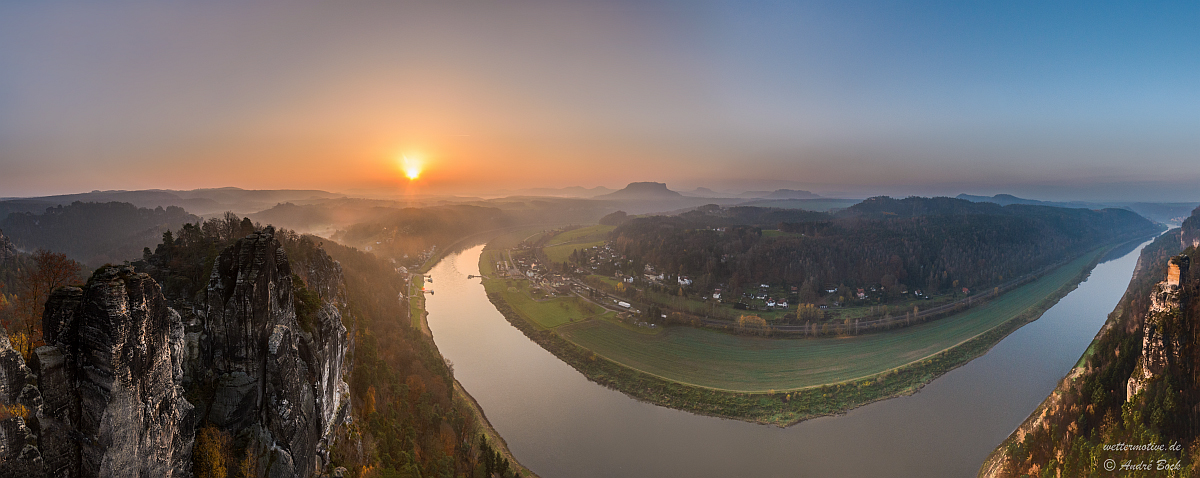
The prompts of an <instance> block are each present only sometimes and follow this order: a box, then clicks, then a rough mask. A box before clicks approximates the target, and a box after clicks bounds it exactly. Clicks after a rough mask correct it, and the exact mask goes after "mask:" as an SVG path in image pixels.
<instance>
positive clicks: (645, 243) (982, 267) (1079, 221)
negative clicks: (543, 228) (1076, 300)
mask: <svg viewBox="0 0 1200 478" xmlns="http://www.w3.org/2000/svg"><path fill="white" fill-rule="evenodd" d="M764 230H774V231H773V232H771V233H766V232H764ZM1157 230H1160V227H1159V226H1157V225H1155V224H1153V223H1152V222H1150V221H1149V220H1147V219H1145V218H1143V217H1141V216H1138V215H1137V214H1135V213H1133V212H1132V211H1128V210H1124V209H1116V208H1109V209H1103V210H1090V209H1071V208H1055V207H1046V206H1035V205H1023V204H1011V205H1008V206H1000V205H998V204H992V203H974V202H970V201H966V200H961V199H955V198H947V197H941V198H918V197H912V198H906V199H892V198H889V197H876V198H870V199H867V200H865V201H863V202H862V203H859V204H856V205H853V206H850V207H848V208H846V209H843V210H840V211H837V212H835V213H833V214H828V213H820V212H811V211H804V210H800V209H778V208H761V207H747V206H730V207H721V206H717V205H705V206H701V207H698V208H694V209H693V210H690V211H687V212H684V213H681V214H679V215H676V216H646V217H638V218H634V219H630V220H629V221H627V222H625V223H624V224H622V225H620V226H618V227H617V228H616V229H615V230H613V232H612V233H611V235H610V240H611V241H612V242H611V245H612V247H613V249H614V250H616V251H617V253H619V254H621V255H623V256H624V258H627V259H628V260H630V261H632V262H629V263H628V264H631V266H630V267H631V269H630V270H629V271H626V273H629V272H630V271H632V272H640V271H641V270H642V265H643V264H651V265H653V266H654V268H656V269H658V270H665V271H672V272H676V271H677V272H678V273H679V274H681V275H687V276H690V277H692V278H693V280H694V281H695V282H694V284H695V286H696V288H697V289H698V290H705V289H709V288H727V289H729V290H731V291H737V290H738V289H739V287H742V286H746V285H753V284H793V285H795V284H808V286H810V287H807V289H810V290H811V291H814V293H815V291H817V290H819V289H818V286H821V285H823V284H842V285H846V286H851V287H868V286H879V285H882V286H883V287H884V290H887V291H889V292H887V294H889V295H890V296H891V297H892V298H897V297H899V291H903V290H906V289H907V288H909V287H911V288H918V289H924V290H925V291H928V292H937V293H943V292H950V291H953V290H959V289H961V288H963V287H966V288H969V289H976V288H990V287H993V286H999V285H1001V284H1003V283H1004V282H1005V281H1007V280H1012V279H1013V278H1015V277H1020V276H1022V275H1024V274H1028V273H1030V272H1034V271H1036V270H1038V269H1040V268H1042V267H1046V266H1048V265H1051V264H1055V263H1057V262H1059V261H1062V260H1063V259H1064V258H1068V257H1073V256H1074V255H1075V254H1078V253H1080V252H1082V251H1087V250H1090V249H1092V248H1094V247H1097V246H1100V245H1103V244H1106V243H1111V242H1115V241H1127V240H1129V239H1130V238H1132V237H1136V236H1138V235H1149V234H1153V233H1154V232H1155V231H1157ZM714 258H718V259H714ZM614 267H616V266H614ZM621 267H625V266H623V265H622V266H621ZM606 272H607V271H606ZM721 284H725V285H726V286H727V287H722V285H721ZM736 295H737V294H734V296H736ZM816 299H817V297H816V296H811V297H809V299H808V300H807V301H808V302H811V301H812V300H816ZM834 300H837V301H839V302H840V301H841V299H834ZM885 302H886V301H885Z"/></svg>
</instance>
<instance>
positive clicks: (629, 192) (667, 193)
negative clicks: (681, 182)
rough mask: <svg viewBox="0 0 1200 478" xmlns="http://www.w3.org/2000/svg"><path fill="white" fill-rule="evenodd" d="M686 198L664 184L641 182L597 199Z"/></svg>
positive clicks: (630, 184)
mask: <svg viewBox="0 0 1200 478" xmlns="http://www.w3.org/2000/svg"><path fill="white" fill-rule="evenodd" d="M682 197H684V196H683V195H682V194H679V193H677V192H675V191H672V190H670V189H667V185H666V184H664V183H655V182H640V183H629V185H628V186H625V189H621V190H619V191H615V192H611V193H608V194H604V195H600V196H596V199H679V198H682Z"/></svg>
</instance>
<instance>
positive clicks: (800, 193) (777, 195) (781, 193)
mask: <svg viewBox="0 0 1200 478" xmlns="http://www.w3.org/2000/svg"><path fill="white" fill-rule="evenodd" d="M763 197H764V198H766V199H817V198H820V197H821V196H818V195H816V194H813V193H812V192H809V191H805V190H803V189H776V190H775V191H774V192H772V193H770V194H767V195H766V196H763Z"/></svg>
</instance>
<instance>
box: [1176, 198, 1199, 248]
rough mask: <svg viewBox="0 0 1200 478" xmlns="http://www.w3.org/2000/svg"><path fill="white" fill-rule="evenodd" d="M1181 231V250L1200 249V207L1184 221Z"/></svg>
mask: <svg viewBox="0 0 1200 478" xmlns="http://www.w3.org/2000/svg"><path fill="white" fill-rule="evenodd" d="M1179 230H1180V240H1179V243H1180V246H1181V249H1187V248H1189V247H1200V207H1198V208H1196V209H1195V210H1194V211H1192V215H1191V217H1188V218H1187V219H1184V220H1183V225H1182V227H1180V228H1179Z"/></svg>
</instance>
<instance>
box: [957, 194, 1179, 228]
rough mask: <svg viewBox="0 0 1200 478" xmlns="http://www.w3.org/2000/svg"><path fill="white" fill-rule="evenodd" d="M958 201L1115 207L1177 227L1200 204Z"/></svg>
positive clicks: (1003, 197) (1008, 198) (1006, 198)
mask: <svg viewBox="0 0 1200 478" xmlns="http://www.w3.org/2000/svg"><path fill="white" fill-rule="evenodd" d="M956 198H958V199H965V200H967V201H971V202H990V203H996V204H999V205H1001V206H1007V205H1009V204H1026V205H1033V206H1053V207H1068V208H1084V209H1103V208H1106V207H1115V208H1121V209H1128V210H1130V211H1133V212H1136V213H1138V214H1141V215H1142V216H1144V217H1145V218H1147V219H1150V220H1152V221H1157V222H1161V223H1163V224H1171V225H1175V226H1178V225H1179V224H1181V223H1182V222H1183V220H1184V219H1187V218H1188V216H1189V215H1191V213H1192V210H1193V209H1195V208H1196V207H1197V206H1200V202H1173V203H1151V202H1088V201H1039V200H1037V199H1026V198H1021V197H1017V196H1013V195H1011V194H997V195H995V196H991V197H988V196H975V195H971V194H959V195H958V196H956Z"/></svg>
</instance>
